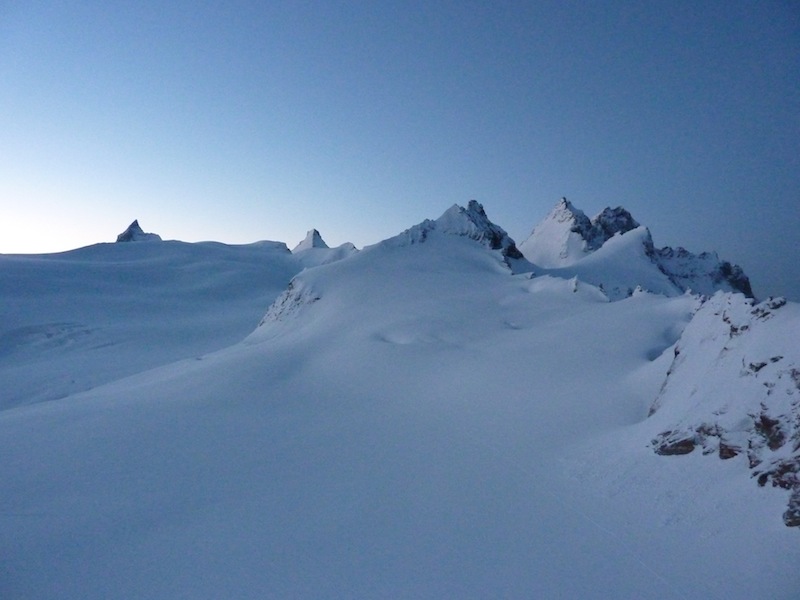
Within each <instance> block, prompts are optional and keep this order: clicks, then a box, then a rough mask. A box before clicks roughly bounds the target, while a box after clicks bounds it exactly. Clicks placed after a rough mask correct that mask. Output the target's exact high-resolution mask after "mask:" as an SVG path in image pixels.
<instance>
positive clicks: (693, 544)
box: [0, 205, 800, 600]
mask: <svg viewBox="0 0 800 600" xmlns="http://www.w3.org/2000/svg"><path fill="white" fill-rule="evenodd" d="M478 208H479V207H478V206H473V205H471V206H470V207H468V208H467V209H459V208H455V209H450V210H449V211H447V212H446V213H445V215H443V217H442V218H441V219H439V220H437V221H427V222H424V223H422V224H420V225H419V226H417V227H413V228H411V229H409V230H408V231H406V232H404V233H403V234H401V235H399V236H397V237H395V238H392V239H390V240H387V241H385V242H382V243H378V244H375V245H373V246H369V247H367V248H365V249H363V250H362V251H360V252H353V253H351V254H349V255H348V256H347V257H346V258H343V259H342V260H338V261H335V262H330V263H325V264H322V263H319V262H316V261H317V258H314V259H313V261H312V262H315V264H316V266H315V264H309V262H307V261H308V260H310V259H308V258H307V256H311V255H307V254H306V253H314V255H316V256H317V257H319V256H321V253H327V252H329V251H330V252H332V251H334V250H335V249H325V248H319V247H316V248H308V249H306V250H301V251H298V252H297V253H296V254H292V253H290V252H289V251H288V249H287V248H286V247H285V245H283V244H280V245H275V244H255V245H252V246H244V247H230V246H224V245H221V244H181V243H171V242H164V243H161V244H113V245H110V244H109V245H102V246H98V247H92V248H87V249H82V250H79V251H75V252H73V253H67V254H65V255H53V256H42V257H0V292H1V293H2V301H3V302H2V304H0V307H2V310H3V311H5V312H2V313H0V314H1V315H2V319H3V320H2V321H0V324H2V326H3V328H2V330H0V377H2V378H4V379H3V380H2V381H0V383H1V384H2V385H0V393H4V392H5V390H7V389H9V385H8V384H9V383H11V384H13V385H15V386H17V387H16V389H17V390H21V389H23V388H25V387H26V386H32V387H33V388H35V392H36V393H35V394H28V395H26V396H24V398H25V402H34V401H35V400H41V399H51V400H53V401H50V402H38V403H35V404H29V405H24V406H16V407H14V408H10V409H7V410H4V411H1V412H0V439H2V440H3V454H2V456H3V460H1V461H0V481H2V482H3V494H2V495H0V556H2V560H3V568H2V569H0V596H2V597H4V598H5V597H8V598H26V599H29V600H43V599H50V598H81V599H86V600H94V599H100V598H116V597H125V598H180V597H183V598H193V599H204V598H208V599H211V598H214V599H216V598H259V599H260V598H315V599H316V598H437V599H438V598H467V599H468V598H476V599H477V598H494V597H506V598H586V599H606V598H636V599H658V600H662V599H677V598H694V597H702V598H709V599H711V598H714V599H723V598H724V599H726V600H728V599H739V598H742V599H744V598H747V599H750V598H761V597H764V598H772V599H780V600H789V599H793V598H795V597H796V595H797V590H798V589H800V575H799V574H798V572H797V569H796V566H797V564H798V562H800V545H798V543H797V541H798V540H797V535H796V534H797V532H798V530H797V529H796V528H788V527H784V526H783V524H782V523H781V520H780V512H779V510H780V511H784V510H786V498H785V496H784V495H781V494H780V493H773V491H772V490H766V489H763V488H760V487H759V486H757V485H754V484H753V482H752V481H751V480H750V478H749V476H748V474H747V473H748V469H747V464H740V463H742V462H744V461H746V460H747V455H746V451H745V450H743V451H742V453H741V454H739V455H737V456H736V457H734V459H733V460H728V461H719V460H710V459H709V458H707V457H704V456H702V455H701V453H699V452H694V453H692V454H690V455H687V456H683V457H668V458H665V457H662V456H659V455H657V454H656V453H654V452H653V446H652V444H651V440H652V439H653V437H654V436H656V435H657V434H658V433H661V432H664V431H666V430H667V429H668V428H673V429H674V430H677V427H679V426H680V427H682V426H683V425H686V426H687V427H688V426H690V425H691V426H693V423H694V421H693V420H692V418H690V416H691V415H689V416H686V415H687V414H688V413H691V414H692V415H697V414H705V413H704V412H703V410H705V409H704V408H703V407H704V406H705V405H700V406H699V408H698V407H695V406H694V405H689V406H688V408H687V410H688V413H684V412H683V411H682V410H681V407H682V405H680V404H679V403H673V402H672V400H673V398H680V397H681V396H682V395H681V394H680V393H678V392H677V391H676V392H675V393H674V394H673V391H672V390H678V387H679V384H680V382H681V381H683V375H684V374H685V375H687V376H691V375H692V373H693V369H692V367H691V364H694V363H695V362H696V363H697V365H698V369H701V370H703V369H705V367H706V366H708V368H709V369H711V370H712V372H711V375H713V370H714V369H716V368H717V367H716V363H712V362H703V361H704V360H705V359H704V356H705V355H704V354H703V352H705V350H707V347H706V346H704V345H703V340H704V339H705V338H704V335H705V333H709V332H710V333H713V332H715V331H717V330H716V329H713V328H711V324H713V323H717V320H720V319H721V318H722V317H721V316H717V317H714V316H713V315H710V314H708V313H707V312H706V311H707V309H706V305H708V306H711V304H709V303H711V302H717V301H718V299H717V298H714V299H712V300H708V301H706V304H705V305H703V306H702V307H701V308H700V309H699V310H698V306H699V305H700V304H701V302H702V300H703V299H702V298H701V297H699V296H697V295H692V294H680V295H667V294H664V295H659V294H654V293H650V292H648V291H646V290H645V287H647V286H652V287H655V286H657V285H664V286H667V285H673V284H672V283H671V281H670V280H669V278H668V277H667V276H666V275H665V274H664V273H662V272H661V271H659V270H658V269H656V270H652V269H649V270H645V266H646V265H647V264H651V263H648V262H647V260H648V257H647V255H646V253H645V252H644V250H643V247H644V246H643V243H642V240H643V238H644V237H645V236H646V234H647V232H646V230H645V229H644V228H635V229H632V230H629V231H626V232H625V233H623V234H621V235H619V234H617V235H613V236H612V237H611V238H609V239H608V240H607V241H606V242H605V243H603V245H602V246H601V247H600V248H599V249H597V250H596V251H594V252H593V253H592V254H591V255H590V256H588V257H587V258H585V259H582V260H581V261H580V263H579V264H580V266H581V269H584V268H585V266H586V265H590V264H591V262H592V260H594V261H597V267H598V268H600V269H606V271H605V275H604V279H603V280H604V281H606V282H608V281H611V280H610V279H608V277H611V275H612V272H611V266H612V265H622V264H624V263H623V262H622V258H621V257H625V256H628V257H630V256H631V252H630V251H631V248H632V247H633V246H636V245H637V244H638V249H637V252H638V254H637V253H634V254H633V255H634V256H636V257H638V258H637V260H640V261H642V262H641V263H635V262H633V261H628V264H630V266H631V271H630V272H627V273H626V274H624V276H623V275H618V276H615V277H617V279H616V280H614V281H618V283H616V284H615V286H618V287H619V288H620V289H622V286H623V285H626V284H627V282H628V281H631V282H632V281H634V280H636V279H638V278H639V277H640V276H643V275H646V278H645V279H644V280H642V281H641V282H640V283H641V285H640V286H639V287H634V289H633V291H632V292H631V293H630V294H628V293H627V291H626V292H625V294H620V296H619V298H615V299H616V300H617V301H613V302H612V301H609V296H610V292H609V290H608V289H607V288H606V289H605V290H603V289H601V288H600V285H599V284H598V285H595V284H593V283H592V282H591V281H590V280H591V273H590V271H589V270H588V269H587V270H585V271H581V272H580V274H578V273H573V274H571V275H568V273H567V272H566V271H565V272H563V274H559V273H561V272H560V271H556V270H552V271H551V272H550V273H549V274H547V273H545V272H543V271H541V270H539V269H536V270H535V271H534V272H527V273H523V272H518V271H519V270H518V269H516V270H515V269H514V268H509V262H510V263H511V264H516V265H517V266H522V265H524V264H527V263H525V262H524V261H522V259H512V258H509V257H510V253H509V252H508V250H509V249H510V248H511V245H510V243H509V242H508V240H506V238H505V236H504V234H503V233H500V231H502V230H500V231H498V230H497V229H495V228H494V227H491V226H489V224H488V223H486V222H483V217H482V216H481V215H482V214H484V215H485V213H482V210H478ZM612 220H613V219H612ZM487 221H488V219H487ZM623 221H624V219H623ZM621 227H622V228H624V227H625V225H624V223H623V225H622V226H621ZM504 253H505V254H504ZM604 255H605V256H606V258H605V259H603V256H604ZM615 257H617V258H619V260H617V258H615ZM515 260H518V261H519V263H514V261H515ZM528 266H530V265H528ZM305 267H310V268H305ZM637 269H638V270H637ZM290 282H291V283H290ZM600 283H602V281H601V282H600ZM22 290H24V291H22ZM55 290H58V291H57V292H56V291H55ZM675 293H677V292H675ZM759 306H760V308H759ZM759 306H753V305H750V306H749V307H748V308H742V309H739V308H736V309H735V310H733V309H731V310H732V311H733V312H732V313H731V314H733V315H734V316H736V318H737V319H738V317H739V316H742V318H744V317H746V316H747V315H749V316H747V318H748V319H753V320H755V321H757V322H758V324H760V325H759V327H760V329H759V327H757V326H756V325H755V324H752V323H751V324H750V327H749V329H747V330H745V333H742V334H741V335H739V336H734V338H733V340H734V341H735V342H738V341H739V340H744V339H745V337H746V334H747V333H748V332H749V333H750V334H756V333H757V332H758V331H760V332H761V333H758V334H757V335H758V336H760V337H756V338H754V339H757V340H759V341H758V343H757V344H751V345H750V346H748V347H753V348H755V347H757V348H759V351H758V352H753V353H752V355H751V353H750V352H749V351H747V353H746V358H747V361H746V362H745V365H744V367H743V368H744V369H745V370H750V366H749V363H750V362H752V363H753V367H752V370H751V372H752V374H750V375H747V378H749V379H748V381H749V380H750V379H752V380H753V381H754V382H756V383H757V384H758V385H757V386H756V387H758V386H759V385H760V386H761V387H762V388H764V390H766V389H767V388H766V386H763V385H761V384H762V383H763V382H767V381H769V382H775V381H778V380H780V381H784V380H785V378H786V376H785V375H782V376H780V377H778V371H776V370H774V369H784V368H788V365H789V362H784V361H790V360H791V361H794V360H795V359H794V358H791V357H793V356H795V355H794V354H792V353H791V352H790V351H789V350H787V349H786V346H787V344H788V342H787V340H788V339H790V336H795V338H796V331H788V330H789V329H792V328H793V327H794V325H792V323H794V322H795V321H794V320H793V319H794V317H792V318H791V319H786V318H784V317H781V316H780V315H781V314H787V315H791V314H794V311H796V308H793V307H792V305H787V306H784V307H777V308H776V306H777V305H772V307H770V306H766V305H765V306H761V305H759ZM268 307H269V308H268ZM787 309H788V311H789V312H787V313H782V311H786V310H787ZM754 311H755V312H754ZM265 313H266V315H265ZM768 313H769V314H768ZM259 319H260V324H259ZM693 319H695V320H697V323H696V324H695V322H694V321H693ZM704 321H707V322H708V323H707V325H708V327H706V326H705V325H703V323H704ZM722 323H723V324H724V325H730V324H733V325H735V326H736V327H738V328H739V331H741V324H747V323H748V322H747V321H746V320H745V321H743V322H742V323H740V322H739V321H738V320H736V319H733V318H731V323H729V324H726V323H725V321H724V320H723V321H722ZM256 324H258V325H257V326H256ZM778 325H780V326H781V328H782V330H783V329H786V330H787V331H785V332H784V333H781V334H780V335H782V336H783V337H781V338H780V339H779V340H778V341H777V342H776V343H773V341H772V338H773V336H774V335H777V333H775V332H773V330H772V329H770V328H777V327H778ZM248 331H250V332H251V333H250V335H249V336H247V337H246V338H245V337H244V336H245V334H246V333H247V332H248ZM727 331H728V330H723V331H722V332H721V333H720V334H719V335H722V334H723V333H726V332H727ZM704 332H705V333H704ZM3 335H5V336H6V337H2V336H3ZM195 335H197V336H198V337H197V338H195ZM715 335H716V334H715ZM242 338H244V339H242ZM92 340H94V341H92ZM237 340H242V341H241V342H237ZM692 340H696V341H697V344H695V342H693V341H692ZM201 341H202V343H201ZM676 342H677V343H678V347H679V348H681V351H680V353H679V356H681V357H685V360H684V362H683V363H680V364H677V363H676V364H675V365H674V366H673V369H672V371H671V373H670V375H669V376H667V375H666V373H667V371H668V370H669V369H670V364H671V362H672V360H673V358H674V348H675V345H676ZM102 344H109V345H107V346H103V347H102V348H100V346H101V345H102ZM93 346H97V348H96V349H92V347H93ZM695 346H697V349H693V348H695ZM715 348H716V346H715ZM215 349H218V350H216V351H213V350H215ZM762 350H763V352H762ZM735 351H738V350H735V349H734V350H731V351H730V352H729V353H734V352H735ZM777 355H781V356H782V357H783V358H782V359H780V360H776V361H774V362H772V358H773V357H775V356H777ZM695 356H696V358H690V357H695ZM175 359H182V360H179V361H178V362H170V361H173V360H175ZM736 360H739V361H740V362H741V360H740V359H739V358H738V357H736ZM762 362H763V363H765V364H764V365H763V366H762V365H761V363H762ZM118 363H119V364H118ZM121 363H124V368H123V367H121V366H120V364H121ZM726 364H727V363H726ZM793 364H794V363H793ZM148 366H153V367H155V368H152V369H150V370H144V369H146V368H147V367H148ZM17 368H19V369H20V370H17V371H14V369H17ZM725 369H728V367H727V366H726V367H725ZM771 369H773V370H771ZM789 372H790V377H791V369H790V371H789ZM698 373H699V372H694V374H698ZM704 373H705V371H703V374H704ZM725 373H728V371H727V370H726V371H725ZM11 374H13V376H12V375H11ZM42 374H44V376H45V377H44V379H45V380H46V382H47V383H44V384H42V383H41V381H40V380H41V376H42ZM89 375H91V377H93V378H95V380H94V381H93V382H89V381H88V380H89V379H90V377H89ZM767 375H769V378H768V379H763V378H765V377H766V376H767ZM60 376H67V377H75V376H77V379H78V380H79V381H80V382H81V383H82V385H81V386H77V387H76V388H70V387H69V386H66V385H64V384H63V382H62V383H58V381H57V377H60ZM728 376H731V375H730V374H728ZM736 376H737V377H739V374H738V371H737V373H736ZM742 377H744V376H742ZM665 378H666V379H667V381H668V384H667V385H666V386H665V387H664V390H663V391H662V397H661V401H662V402H661V405H660V408H659V409H658V410H656V411H655V412H654V413H653V414H652V415H650V416H649V417H648V411H649V410H650V409H651V407H652V401H653V399H654V398H656V397H657V396H658V395H659V390H660V388H661V386H662V385H663V382H664V380H665ZM760 378H761V379H760ZM710 379H714V377H710ZM762 379H763V381H762ZM697 381H698V383H697V386H698V389H700V390H701V391H702V392H703V394H706V393H707V394H717V398H716V400H715V401H714V402H710V403H709V406H711V405H715V406H719V405H721V403H722V402H723V400H724V398H723V397H728V396H730V393H733V392H736V391H737V390H739V387H738V386H737V385H735V384H728V383H725V384H722V383H719V382H717V383H718V384H719V385H717V387H716V388H712V387H711V384H708V387H706V384H705V383H704V382H703V381H704V380H703V378H702V377H700V378H699V379H698V380H697ZM714 381H716V379H714ZM786 381H788V380H786ZM53 382H55V383H53ZM726 382H727V379H726ZM89 383H91V385H88V384H89ZM680 385H682V384H680ZM89 387H91V389H87V388H89ZM716 389H718V392H716V391H715V390H716ZM748 389H749V388H748ZM774 389H775V391H774V392H773V395H775V394H777V393H779V392H780V393H784V394H786V390H785V389H784V388H779V386H778V385H777V384H776V387H775V388H774ZM53 390H55V391H58V392H59V393H60V394H61V395H62V396H63V397H62V398H60V399H54V398H53V397H52V396H50V397H47V398H45V397H44V396H46V394H45V392H50V391H53ZM781 390H782V391H781ZM764 393H766V392H764ZM769 399H770V401H771V400H772V398H771V396H769ZM673 404H674V405H675V408H674V410H673V408H670V407H671V406H673ZM769 406H772V405H769ZM731 412H732V411H731ZM780 414H783V413H782V412H781V411H776V410H772V408H770V410H769V411H767V413H766V416H767V419H765V420H759V423H760V425H758V427H761V430H762V431H764V432H765V433H766V437H763V438H761V439H763V440H764V444H765V446H764V447H763V448H761V450H760V451H759V452H760V454H759V456H760V457H761V459H762V463H761V464H762V465H763V466H764V467H766V466H768V465H770V464H773V463H772V462H771V460H772V458H773V457H777V456H778V454H777V453H781V452H788V450H787V448H788V447H787V444H788V443H790V442H785V443H784V444H783V445H782V446H780V447H779V449H778V450H772V449H771V448H770V444H772V445H773V446H775V445H777V443H778V440H779V434H778V433H777V432H778V431H780V432H782V433H783V434H784V435H785V436H786V438H787V439H791V438H792V435H793V433H792V431H794V430H792V431H789V430H784V428H783V425H781V427H780V428H779V429H776V428H775V427H773V426H772V425H771V423H772V420H779V416H778V415H780ZM711 416H714V415H713V413H712V415H711ZM684 417H686V418H684ZM706 421H707V419H704V420H703V421H702V422H706ZM751 422H753V421H751ZM699 423H700V421H698V424H699ZM662 425H663V427H662ZM754 427H755V425H754ZM737 461H738V462H737ZM767 477H768V483H769V484H770V485H771V481H773V480H777V478H778V477H782V475H779V474H777V473H776V474H775V475H768V476H767ZM767 492H770V493H767Z"/></svg>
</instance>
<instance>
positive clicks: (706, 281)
mask: <svg viewBox="0 0 800 600" xmlns="http://www.w3.org/2000/svg"><path fill="white" fill-rule="evenodd" d="M640 229H641V232H640V234H639V235H635V234H633V233H632V232H634V231H636V230H640ZM631 236H633V237H631ZM612 238H615V239H618V240H619V242H617V241H612ZM601 249H602V251H601ZM520 250H522V253H523V254H524V255H525V258H527V259H528V260H530V261H531V262H532V263H534V264H536V265H538V266H540V267H543V268H546V269H560V270H561V269H567V270H569V271H570V272H578V271H580V272H581V273H582V276H584V277H587V278H589V280H590V281H591V282H592V283H595V284H597V285H604V286H605V288H604V289H606V290H607V291H608V290H609V289H611V288H613V289H617V288H618V289H619V290H622V291H623V292H624V291H625V290H628V289H630V290H633V289H634V288H635V286H636V285H639V284H642V281H638V280H633V279H632V278H631V277H632V275H631V274H632V270H631V268H632V266H633V265H636V264H638V265H640V267H641V268H643V269H644V271H641V272H640V273H639V275H638V276H637V277H651V276H655V279H653V280H652V281H655V280H656V279H661V280H663V281H662V283H663V284H664V285H659V286H657V287H658V288H659V291H660V293H667V292H668V293H670V294H671V293H683V292H685V291H687V290H691V291H692V292H693V293H696V294H704V295H711V294H713V293H714V292H716V291H717V290H723V291H729V292H741V293H743V294H744V295H746V296H750V297H752V295H753V292H752V289H751V288H750V281H749V280H748V278H747V276H746V275H745V274H744V272H743V271H742V269H741V268H740V267H739V266H737V265H733V264H731V263H729V262H727V261H721V260H720V259H719V257H718V256H717V255H716V253H714V252H703V253H702V254H698V255H696V254H692V253H691V252H688V251H686V250H684V249H683V248H677V249H674V250H673V249H672V248H670V247H664V248H656V247H655V245H654V244H653V239H652V236H651V235H650V231H649V230H648V229H647V228H645V227H642V226H641V225H640V224H639V222H638V221H636V219H634V218H633V216H632V215H631V213H630V212H628V211H627V210H625V209H624V208H622V207H621V206H618V207H616V208H610V207H607V208H604V209H603V210H602V211H600V213H599V214H597V215H596V216H595V217H594V218H593V219H589V218H588V217H587V216H586V215H585V214H584V213H583V212H582V211H581V210H579V209H577V208H575V206H573V205H572V203H571V202H570V201H569V200H567V199H566V198H562V199H561V200H559V201H558V202H557V203H556V205H555V206H554V207H553V209H552V210H551V211H550V213H549V214H548V215H547V217H545V219H544V220H543V221H542V222H541V223H540V224H539V225H537V226H536V227H534V229H533V231H532V232H531V235H530V236H529V237H528V239H526V240H525V241H524V242H522V244H520ZM598 251H599V252H598ZM590 255H592V256H593V258H592V259H591V261H589V262H582V260H583V259H585V258H587V257H588V256H590ZM642 261H644V262H642ZM578 263H580V266H579V265H578ZM590 263H591V264H590ZM601 265H602V268H600V266H601ZM576 269H577V271H576ZM612 273H613V274H615V275H614V276H613V277H612V276H611V275H610V274H612ZM646 273H650V274H651V275H646ZM622 274H626V275H625V276H624V277H623V278H622V279H620V278H619V277H620V275H622ZM665 276H666V279H664V277H665ZM609 277H610V279H609ZM611 279H613V280H614V282H615V285H614V286H611V288H609V286H610V281H611ZM628 279H630V281H628ZM606 280H608V281H606ZM623 280H624V281H623ZM620 286H621V287H620ZM650 291H656V290H655V289H650ZM623 295H624V294H623Z"/></svg>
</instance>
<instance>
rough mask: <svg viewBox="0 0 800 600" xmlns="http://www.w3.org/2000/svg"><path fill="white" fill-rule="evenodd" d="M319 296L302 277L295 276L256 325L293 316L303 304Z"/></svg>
mask: <svg viewBox="0 0 800 600" xmlns="http://www.w3.org/2000/svg"><path fill="white" fill-rule="evenodd" d="M320 298H321V296H320V295H318V294H316V293H315V292H314V291H313V290H312V289H311V288H310V286H308V285H307V284H306V283H305V282H304V281H303V280H302V279H299V278H297V277H295V278H294V279H292V281H290V282H289V286H288V287H287V288H286V290H284V292H283V293H281V295H280V296H278V297H277V298H276V299H275V301H274V302H273V303H272V305H271V306H270V307H269V309H268V310H267V314H266V315H264V318H263V319H261V322H260V323H259V324H258V326H259V327H262V326H263V325H266V324H268V323H275V322H277V321H285V320H287V319H290V318H293V317H295V316H296V315H297V314H299V313H300V311H301V310H302V309H303V307H304V306H307V305H309V304H313V303H314V302H317V301H318V300H320Z"/></svg>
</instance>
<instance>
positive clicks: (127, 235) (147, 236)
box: [117, 219, 161, 242]
mask: <svg viewBox="0 0 800 600" xmlns="http://www.w3.org/2000/svg"><path fill="white" fill-rule="evenodd" d="M160 241H161V236H160V235H158V234H155V233H145V232H144V231H143V230H142V228H141V227H140V226H139V221H138V219H137V220H135V221H134V222H133V223H131V224H130V225H128V228H127V229H126V230H125V231H123V232H122V233H120V234H119V235H118V236H117V242H160Z"/></svg>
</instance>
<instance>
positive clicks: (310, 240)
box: [292, 229, 328, 252]
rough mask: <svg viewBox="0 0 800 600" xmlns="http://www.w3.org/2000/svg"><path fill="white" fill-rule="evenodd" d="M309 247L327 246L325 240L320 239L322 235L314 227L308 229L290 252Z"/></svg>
mask: <svg viewBox="0 0 800 600" xmlns="http://www.w3.org/2000/svg"><path fill="white" fill-rule="evenodd" d="M309 248H328V244H326V243H325V240H323V239H322V236H321V235H320V234H319V231H317V230H316V229H309V231H308V233H307V234H306V237H305V239H304V240H303V241H302V242H300V243H299V244H297V246H295V247H294V249H293V250H292V252H299V251H301V250H308V249H309Z"/></svg>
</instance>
